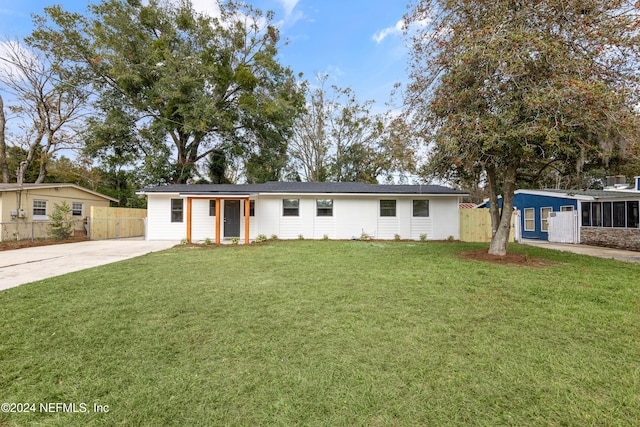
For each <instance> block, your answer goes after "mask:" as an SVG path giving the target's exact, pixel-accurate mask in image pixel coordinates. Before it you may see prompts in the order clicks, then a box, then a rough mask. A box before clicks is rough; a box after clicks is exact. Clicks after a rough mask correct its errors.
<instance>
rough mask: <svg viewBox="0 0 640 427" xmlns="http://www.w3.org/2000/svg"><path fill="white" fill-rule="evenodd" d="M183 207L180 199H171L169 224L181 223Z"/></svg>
mask: <svg viewBox="0 0 640 427" xmlns="http://www.w3.org/2000/svg"><path fill="white" fill-rule="evenodd" d="M183 206H184V202H183V200H182V199H171V222H183V212H184V207H183Z"/></svg>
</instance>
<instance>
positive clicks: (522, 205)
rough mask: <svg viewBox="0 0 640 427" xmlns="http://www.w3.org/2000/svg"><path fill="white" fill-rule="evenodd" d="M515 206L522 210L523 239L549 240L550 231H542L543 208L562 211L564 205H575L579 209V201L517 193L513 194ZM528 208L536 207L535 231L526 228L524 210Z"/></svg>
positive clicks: (574, 207) (574, 208) (575, 208)
mask: <svg viewBox="0 0 640 427" xmlns="http://www.w3.org/2000/svg"><path fill="white" fill-rule="evenodd" d="M513 206H514V207H516V208H517V209H518V210H519V211H520V226H521V230H522V238H523V239H538V240H548V239H549V233H548V232H546V231H542V212H541V209H542V208H551V209H552V211H553V212H560V208H561V207H562V206H573V210H574V211H576V210H578V201H577V200H575V199H572V198H566V197H550V196H540V195H536V194H522V193H520V194H516V195H514V196H513ZM526 208H533V209H534V224H535V229H534V230H533V231H526V230H525V229H524V210H525V209H526Z"/></svg>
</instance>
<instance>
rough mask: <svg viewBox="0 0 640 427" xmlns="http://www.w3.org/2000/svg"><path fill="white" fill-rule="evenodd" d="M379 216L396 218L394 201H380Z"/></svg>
mask: <svg viewBox="0 0 640 427" xmlns="http://www.w3.org/2000/svg"><path fill="white" fill-rule="evenodd" d="M380 216H396V201H395V200H380Z"/></svg>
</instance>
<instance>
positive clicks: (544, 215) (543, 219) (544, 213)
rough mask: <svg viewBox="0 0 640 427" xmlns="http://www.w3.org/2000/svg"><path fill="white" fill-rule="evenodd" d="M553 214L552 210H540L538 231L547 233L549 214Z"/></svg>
mask: <svg viewBox="0 0 640 427" xmlns="http://www.w3.org/2000/svg"><path fill="white" fill-rule="evenodd" d="M551 212H553V208H540V229H541V230H542V231H545V232H547V231H549V214H550V213H551Z"/></svg>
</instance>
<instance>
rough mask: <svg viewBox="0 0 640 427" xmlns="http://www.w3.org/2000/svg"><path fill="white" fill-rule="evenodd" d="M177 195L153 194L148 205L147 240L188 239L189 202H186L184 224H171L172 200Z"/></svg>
mask: <svg viewBox="0 0 640 427" xmlns="http://www.w3.org/2000/svg"><path fill="white" fill-rule="evenodd" d="M178 198H179V197H178V196H177V195H173V196H171V195H166V194H152V195H149V196H148V203H147V239H148V240H181V239H184V238H186V237H187V201H186V200H184V202H183V203H184V205H183V206H184V217H183V222H171V199H178Z"/></svg>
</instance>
